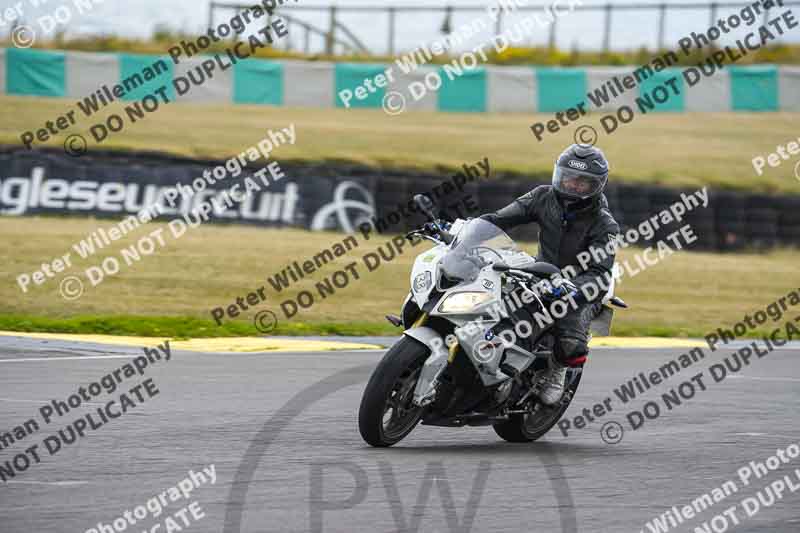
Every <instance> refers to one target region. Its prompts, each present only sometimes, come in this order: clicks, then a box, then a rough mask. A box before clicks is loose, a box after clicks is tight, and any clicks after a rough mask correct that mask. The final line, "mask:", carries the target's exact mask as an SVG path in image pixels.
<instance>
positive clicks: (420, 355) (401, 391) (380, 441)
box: [358, 336, 430, 447]
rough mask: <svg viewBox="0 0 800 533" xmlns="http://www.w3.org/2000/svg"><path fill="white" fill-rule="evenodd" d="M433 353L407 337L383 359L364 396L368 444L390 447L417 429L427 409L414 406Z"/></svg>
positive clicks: (362, 421) (362, 425)
mask: <svg viewBox="0 0 800 533" xmlns="http://www.w3.org/2000/svg"><path fill="white" fill-rule="evenodd" d="M429 355H430V350H429V349H428V347H427V346H425V345H424V344H422V343H421V342H419V341H417V340H414V339H412V338H410V337H407V336H403V338H402V339H400V340H399V341H398V342H397V343H396V344H395V345H394V346H392V348H391V349H389V351H388V352H386V355H384V356H383V359H381V362H380V363H378V366H377V367H376V368H375V370H374V371H373V373H372V376H371V377H370V379H369V382H368V383H367V387H366V389H364V395H363V396H362V397H361V406H360V407H359V410H358V429H359V431H360V433H361V437H362V438H363V439H364V441H366V442H367V444H370V445H371V446H376V447H387V446H392V445H393V444H397V443H398V442H400V441H401V440H403V439H404V438H405V437H406V436H407V435H408V434H409V433H411V431H412V430H413V429H414V428H415V427H416V426H417V424H418V423H419V421H420V419H421V418H422V414H423V411H424V408H422V407H419V406H417V405H414V404H413V403H412V399H413V397H414V388H415V387H416V384H417V380H418V379H419V375H420V372H421V370H422V366H423V364H424V363H425V360H426V359H427V358H428V356H429Z"/></svg>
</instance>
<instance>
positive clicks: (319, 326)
mask: <svg viewBox="0 0 800 533" xmlns="http://www.w3.org/2000/svg"><path fill="white" fill-rule="evenodd" d="M773 329H774V328H771V329H762V330H752V331H749V332H747V334H746V335H745V337H747V338H754V339H755V338H761V337H762V336H764V335H768V334H769V333H771V332H772V330H773ZM0 331H19V332H28V333H75V334H84V335H90V334H96V335H125V336H137V337H169V338H176V339H199V338H213V337H252V336H263V335H264V334H263V333H261V332H260V331H258V330H257V329H256V328H255V327H254V326H253V325H252V324H248V323H243V322H223V324H222V325H221V326H217V325H216V323H214V322H213V321H211V320H203V319H199V318H195V317H188V316H187V317H175V316H148V317H141V316H81V317H74V318H44V317H38V316H28V315H13V314H7V315H0ZM400 333H401V329H400V328H396V327H393V326H392V325H391V324H389V323H388V322H385V321H383V322H348V323H336V322H291V323H288V324H279V325H278V326H277V327H276V328H275V329H274V330H273V331H272V332H270V335H288V336H317V335H320V336H334V335H338V336H345V337H347V336H352V337H358V336H364V337H366V336H392V335H399V334H400ZM611 333H612V334H613V335H614V336H616V337H662V338H696V339H699V338H703V337H704V336H705V335H707V334H708V333H711V332H710V331H702V330H700V329H695V328H685V327H665V326H631V325H626V324H618V325H613V324H612V331H611Z"/></svg>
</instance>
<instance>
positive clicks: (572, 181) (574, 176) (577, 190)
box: [553, 165, 607, 199]
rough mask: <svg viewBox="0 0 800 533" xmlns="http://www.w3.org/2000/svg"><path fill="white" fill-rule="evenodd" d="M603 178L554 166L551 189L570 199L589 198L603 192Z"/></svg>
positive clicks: (604, 179)
mask: <svg viewBox="0 0 800 533" xmlns="http://www.w3.org/2000/svg"><path fill="white" fill-rule="evenodd" d="M606 179H607V178H606V177H605V176H596V175H594V174H589V173H588V172H581V171H580V170H576V169H572V168H565V167H560V166H558V165H556V167H555V169H554V170H553V187H554V188H555V190H557V191H558V192H560V193H561V194H564V195H565V196H570V197H572V198H580V199H584V198H589V197H591V196H594V195H595V194H597V193H599V192H600V191H602V190H603V187H605V184H606Z"/></svg>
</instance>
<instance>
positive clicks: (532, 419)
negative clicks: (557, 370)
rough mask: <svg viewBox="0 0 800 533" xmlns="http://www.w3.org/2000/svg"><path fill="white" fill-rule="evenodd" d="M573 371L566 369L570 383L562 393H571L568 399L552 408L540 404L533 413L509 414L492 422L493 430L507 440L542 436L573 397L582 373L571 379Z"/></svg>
mask: <svg viewBox="0 0 800 533" xmlns="http://www.w3.org/2000/svg"><path fill="white" fill-rule="evenodd" d="M573 372H574V370H569V371H567V383H570V382H571V384H570V385H569V386H567V389H566V390H565V391H564V394H569V393H571V397H570V399H569V401H567V402H563V403H560V404H559V405H558V407H552V408H551V407H547V406H545V405H542V404H540V405H539V409H538V410H537V411H536V412H535V413H533V414H528V415H511V417H510V419H509V420H508V421H507V422H500V423H498V424H494V425H493V427H494V432H495V433H497V434H498V435H499V436H500V438H502V439H503V440H506V441H508V442H533V441H535V440H537V439H539V438H541V437H542V436H544V435H545V434H546V433H547V432H548V431H550V430H551V429H552V428H553V426H555V425H556V424H557V423H558V421H559V420H561V417H562V416H563V415H564V412H565V411H566V410H567V408H568V407H569V406H570V404H571V403H572V400H573V399H574V398H575V393H576V392H577V390H578V385H579V384H580V382H581V376H582V375H583V373H582V372H581V373H579V374H578V375H577V377H575V379H574V381H573V380H572V377H573V375H574V374H573Z"/></svg>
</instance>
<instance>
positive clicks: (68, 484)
mask: <svg viewBox="0 0 800 533" xmlns="http://www.w3.org/2000/svg"><path fill="white" fill-rule="evenodd" d="M6 484H7V485H52V486H55V487H75V486H77V485H88V484H89V482H88V481H13V480H12V481H6Z"/></svg>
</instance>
